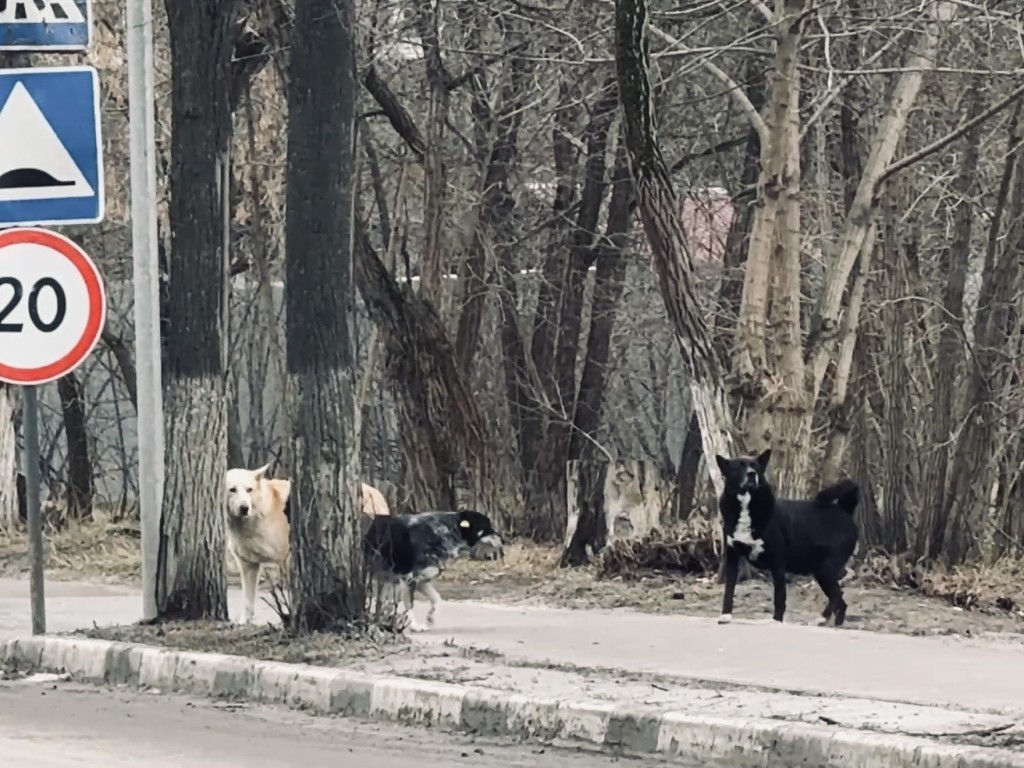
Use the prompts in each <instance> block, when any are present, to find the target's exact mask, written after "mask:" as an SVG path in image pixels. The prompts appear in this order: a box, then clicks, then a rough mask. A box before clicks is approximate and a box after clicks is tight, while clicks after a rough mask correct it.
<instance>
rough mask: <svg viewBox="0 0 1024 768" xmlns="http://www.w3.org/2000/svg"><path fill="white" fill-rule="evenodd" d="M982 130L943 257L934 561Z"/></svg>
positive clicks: (929, 508)
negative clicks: (943, 278)
mask: <svg viewBox="0 0 1024 768" xmlns="http://www.w3.org/2000/svg"><path fill="white" fill-rule="evenodd" d="M983 98H984V97H983V96H982V92H981V89H980V88H979V87H978V83H974V84H973V85H972V87H971V89H970V91H969V93H968V94H967V98H966V104H967V105H968V106H967V110H966V111H965V114H969V115H970V114H978V113H980V112H981V110H982V107H983ZM980 144H981V125H980V124H979V125H977V126H975V127H974V128H973V129H972V130H971V131H969V132H968V133H967V135H966V136H965V137H964V142H963V159H962V161H961V163H960V173H959V174H958V175H957V177H956V179H954V181H953V184H952V189H953V192H954V193H955V194H956V195H957V196H958V199H957V201H956V203H955V208H954V211H953V220H954V222H955V225H954V231H953V239H952V242H950V244H949V247H948V248H947V249H946V250H945V252H944V253H943V254H942V261H941V265H940V268H939V270H940V272H939V273H940V274H945V275H948V277H947V280H946V287H945V290H944V291H943V296H942V315H941V317H940V322H941V324H942V330H941V332H940V334H939V344H938V354H937V355H936V356H935V365H934V368H933V370H932V376H933V377H934V380H935V405H934V407H933V409H932V418H931V421H932V425H933V432H932V434H933V435H934V438H933V439H934V445H935V464H934V471H933V473H932V475H931V482H929V483H928V484H927V486H926V496H925V501H924V505H923V518H922V520H921V524H920V525H919V526H918V531H917V534H918V542H917V544H916V547H915V548H916V550H917V551H918V552H924V553H926V554H927V557H929V558H937V557H938V556H939V555H940V554H941V550H942V543H943V538H944V536H943V534H944V531H945V527H946V520H945V519H944V518H943V515H942V511H943V509H944V506H945V501H946V487H947V484H948V482H949V469H950V461H951V459H952V458H953V452H954V448H955V444H956V443H955V440H956V437H955V434H954V432H955V430H956V428H957V424H958V423H959V418H958V414H959V408H958V407H957V390H958V383H959V382H960V381H962V377H963V369H964V363H965V362H966V357H965V355H964V351H965V349H964V342H965V339H964V336H963V333H964V292H965V290H966V286H967V272H968V267H969V265H970V261H971V241H972V233H973V224H974V211H973V210H972V208H973V200H974V199H975V195H976V194H977V186H978V181H977V172H978V159H979V154H980V152H979V147H980Z"/></svg>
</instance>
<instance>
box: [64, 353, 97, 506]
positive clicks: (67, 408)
mask: <svg viewBox="0 0 1024 768" xmlns="http://www.w3.org/2000/svg"><path fill="white" fill-rule="evenodd" d="M57 394H58V395H59V396H60V408H61V412H62V413H63V415H64V437H65V439H66V440H67V447H68V476H67V494H68V517H69V518H71V519H76V520H78V519H81V518H83V517H89V516H90V515H91V514H92V502H93V491H94V487H93V478H92V458H91V456H90V455H89V453H90V452H89V435H88V433H87V432H86V428H85V401H84V400H83V398H82V385H81V384H80V383H79V381H78V377H77V376H75V374H74V373H69V374H68V375H67V376H64V377H62V378H60V379H59V380H58V381H57Z"/></svg>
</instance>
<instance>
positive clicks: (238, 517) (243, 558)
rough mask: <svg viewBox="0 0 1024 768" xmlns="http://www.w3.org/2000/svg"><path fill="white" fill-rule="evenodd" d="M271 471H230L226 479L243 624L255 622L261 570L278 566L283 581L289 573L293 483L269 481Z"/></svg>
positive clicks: (230, 549) (265, 467) (229, 535)
mask: <svg viewBox="0 0 1024 768" xmlns="http://www.w3.org/2000/svg"><path fill="white" fill-rule="evenodd" d="M269 468H270V465H269V464H265V465H263V466H262V467H260V468H259V469H242V468H236V469H229V470H228V471H227V473H226V474H225V476H224V480H225V484H226V485H227V540H228V552H230V553H231V556H232V557H233V558H234V559H235V562H236V563H237V564H238V573H239V576H240V577H241V580H242V599H243V603H244V606H243V609H242V623H248V622H250V621H252V618H253V614H254V613H255V603H256V588H257V586H258V585H259V579H260V569H261V568H262V567H263V566H264V565H276V566H277V567H278V573H279V574H280V578H281V580H282V581H284V580H285V579H286V575H287V573H288V559H289V558H288V555H289V541H288V535H289V526H288V513H287V506H288V501H289V497H290V496H291V490H292V483H291V480H276V479H272V478H268V477H267V476H266V474H267V470H268V469H269Z"/></svg>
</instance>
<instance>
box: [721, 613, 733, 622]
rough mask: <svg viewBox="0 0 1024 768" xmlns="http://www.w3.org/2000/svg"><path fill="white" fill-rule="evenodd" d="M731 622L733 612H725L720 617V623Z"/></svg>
mask: <svg viewBox="0 0 1024 768" xmlns="http://www.w3.org/2000/svg"><path fill="white" fill-rule="evenodd" d="M731 622H732V614H731V613H723V614H722V615H721V616H719V617H718V623H719V624H729V623H731Z"/></svg>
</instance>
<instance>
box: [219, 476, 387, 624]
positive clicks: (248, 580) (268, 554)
mask: <svg viewBox="0 0 1024 768" xmlns="http://www.w3.org/2000/svg"><path fill="white" fill-rule="evenodd" d="M269 468H270V465H269V464H265V465H263V466H262V467H260V468H259V469H253V470H250V469H241V468H235V469H229V470H228V471H227V473H226V475H225V484H226V486H227V545H228V552H229V553H230V554H231V556H232V558H233V559H234V560H235V563H236V565H237V566H238V573H239V576H240V578H241V581H242V600H243V604H244V607H243V610H242V622H243V623H247V622H250V621H252V618H253V615H254V614H255V603H256V591H257V588H258V586H259V578H260V570H261V569H262V568H263V566H266V565H276V566H277V568H278V574H279V579H280V580H281V581H286V580H287V574H288V565H289V560H290V539H289V535H290V525H289V518H290V513H291V510H290V502H291V488H292V483H291V481H290V480H279V479H273V478H267V477H266V473H267V470H268V469H269ZM361 491H362V494H361V508H362V512H363V515H364V516H368V517H371V518H372V517H374V516H377V515H390V514H391V511H390V509H389V508H388V503H387V501H386V500H385V499H384V495H383V494H382V493H381V492H380V491H379V490H377V489H376V488H374V487H373V486H372V485H367V484H366V483H362V488H361Z"/></svg>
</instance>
